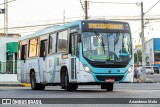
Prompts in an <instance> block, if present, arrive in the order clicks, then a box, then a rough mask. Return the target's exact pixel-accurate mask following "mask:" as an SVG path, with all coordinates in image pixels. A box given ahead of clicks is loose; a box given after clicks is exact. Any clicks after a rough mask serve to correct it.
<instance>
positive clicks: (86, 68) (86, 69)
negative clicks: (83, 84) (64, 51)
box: [82, 64, 91, 73]
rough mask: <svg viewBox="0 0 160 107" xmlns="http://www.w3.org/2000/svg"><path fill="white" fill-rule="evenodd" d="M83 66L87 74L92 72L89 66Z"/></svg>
mask: <svg viewBox="0 0 160 107" xmlns="http://www.w3.org/2000/svg"><path fill="white" fill-rule="evenodd" d="M82 65H83V68H84V70H85V71H86V72H88V73H91V70H90V68H89V67H88V66H86V65H85V64H82Z"/></svg>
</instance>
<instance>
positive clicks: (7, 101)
mask: <svg viewBox="0 0 160 107" xmlns="http://www.w3.org/2000/svg"><path fill="white" fill-rule="evenodd" d="M2 104H11V99H2Z"/></svg>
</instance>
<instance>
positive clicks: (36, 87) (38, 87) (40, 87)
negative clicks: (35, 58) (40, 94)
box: [30, 72, 45, 90]
mask: <svg viewBox="0 0 160 107" xmlns="http://www.w3.org/2000/svg"><path fill="white" fill-rule="evenodd" d="M30 80H31V89H32V90H44V89H45V85H43V84H40V83H39V84H38V83H36V76H35V72H32V73H31V77H30Z"/></svg>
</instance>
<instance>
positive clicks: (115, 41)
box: [82, 32, 132, 63]
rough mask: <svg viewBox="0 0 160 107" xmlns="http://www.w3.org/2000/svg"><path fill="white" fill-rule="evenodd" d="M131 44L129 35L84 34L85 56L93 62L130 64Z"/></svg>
mask: <svg viewBox="0 0 160 107" xmlns="http://www.w3.org/2000/svg"><path fill="white" fill-rule="evenodd" d="M131 43H132V42H131V35H130V34H129V33H120V32H117V33H97V32H83V33H82V44H83V56H84V57H85V58H86V59H88V60H89V61H91V62H92V61H100V62H106V63H111V62H129V61H130V59H131V57H132V44H131Z"/></svg>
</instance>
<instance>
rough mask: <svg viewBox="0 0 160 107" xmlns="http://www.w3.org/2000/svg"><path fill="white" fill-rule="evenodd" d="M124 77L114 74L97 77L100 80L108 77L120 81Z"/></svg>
mask: <svg viewBox="0 0 160 107" xmlns="http://www.w3.org/2000/svg"><path fill="white" fill-rule="evenodd" d="M123 77H124V75H114V76H108V75H107V76H101V75H97V76H96V78H97V80H99V81H105V80H106V79H107V78H114V79H115V81H120V80H122V79H123Z"/></svg>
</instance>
